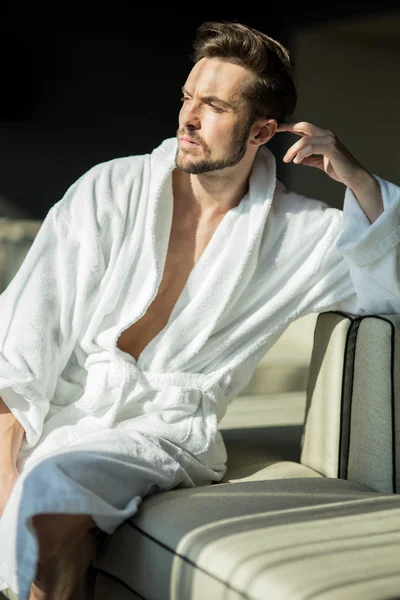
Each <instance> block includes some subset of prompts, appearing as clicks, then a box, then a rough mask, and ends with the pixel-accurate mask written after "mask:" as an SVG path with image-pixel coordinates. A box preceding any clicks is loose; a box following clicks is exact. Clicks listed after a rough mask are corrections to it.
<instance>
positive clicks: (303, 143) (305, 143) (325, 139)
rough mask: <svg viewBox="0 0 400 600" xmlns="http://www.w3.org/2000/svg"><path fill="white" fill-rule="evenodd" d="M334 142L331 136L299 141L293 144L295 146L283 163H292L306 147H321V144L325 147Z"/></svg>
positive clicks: (287, 153)
mask: <svg viewBox="0 0 400 600" xmlns="http://www.w3.org/2000/svg"><path fill="white" fill-rule="evenodd" d="M331 142H332V138H331V137H330V136H325V137H322V136H306V137H303V138H302V139H301V140H298V141H297V142H296V143H295V144H293V146H291V147H290V148H289V149H288V150H287V152H286V154H285V156H284V157H283V161H284V162H290V161H291V160H292V159H293V158H294V157H295V156H296V154H297V153H298V152H299V151H300V150H301V149H302V148H304V147H305V146H310V147H313V146H321V144H323V145H328V144H330V143H331Z"/></svg>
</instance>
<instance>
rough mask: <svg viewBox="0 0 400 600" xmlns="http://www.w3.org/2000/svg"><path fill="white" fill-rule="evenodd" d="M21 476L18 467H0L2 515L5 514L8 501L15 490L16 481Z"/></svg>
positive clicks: (0, 504)
mask: <svg viewBox="0 0 400 600" xmlns="http://www.w3.org/2000/svg"><path fill="white" fill-rule="evenodd" d="M18 477H19V472H18V469H17V467H12V468H9V469H4V468H2V469H0V517H1V515H2V514H3V511H4V508H5V506H6V504H7V502H8V499H9V497H10V496H11V492H12V491H13V488H14V485H15V482H16V481H17V479H18Z"/></svg>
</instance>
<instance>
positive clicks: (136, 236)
mask: <svg viewBox="0 0 400 600" xmlns="http://www.w3.org/2000/svg"><path fill="white" fill-rule="evenodd" d="M176 148H177V146H176V139H169V140H165V141H164V142H163V143H162V144H161V145H160V146H159V147H158V148H157V149H155V150H154V151H153V152H152V153H151V154H146V155H143V156H133V157H125V158H119V159H115V160H111V161H108V162H106V163H103V164H100V165H97V166H95V167H94V168H92V169H91V170H90V171H88V172H87V173H86V174H85V175H83V176H82V177H81V178H80V179H79V180H78V181H77V182H76V183H75V184H74V185H72V186H71V188H70V189H69V190H68V191H67V193H66V195H65V196H64V198H63V199H62V200H60V201H59V202H58V203H56V204H55V205H54V206H53V207H52V208H51V209H50V211H49V213H48V215H47V216H46V218H45V220H44V222H43V225H42V227H41V229H40V231H39V233H38V234H37V236H36V239H35V240H34V243H33V244H32V247H31V249H30V250H29V252H28V255H27V257H26V259H25V261H24V263H23V265H22V266H21V268H20V270H19V271H18V273H17V274H16V276H15V277H14V279H13V280H12V281H11V283H10V284H9V286H8V288H7V289H6V290H5V291H4V292H3V294H2V295H1V296H0V314H1V315H2V325H3V326H2V329H1V333H0V396H1V397H2V398H3V400H4V402H5V403H6V404H7V406H8V407H9V408H10V410H11V411H12V412H13V413H14V415H15V416H16V418H17V419H18V420H19V421H20V422H21V424H22V426H23V427H24V429H25V431H26V439H25V440H24V442H23V444H22V447H21V451H20V453H19V455H18V463H17V464H18V467H19V469H20V470H21V471H22V476H21V478H20V482H19V484H17V486H16V490H15V493H13V496H12V500H13V504H14V505H15V506H17V507H19V508H18V509H17V508H13V509H11V508H9V509H8V510H7V509H6V511H5V513H4V517H3V518H2V519H1V520H0V540H2V542H1V548H0V577H3V575H4V574H5V572H7V577H4V579H5V580H6V583H7V584H9V579H10V570H9V569H8V567H7V568H6V566H5V565H6V564H9V562H10V561H9V556H8V554H7V552H6V550H5V549H4V548H5V546H6V544H5V543H4V542H3V540H5V539H9V538H12V537H13V536H15V539H18V544H17V546H16V548H17V550H16V551H17V555H16V556H14V558H13V560H15V565H14V567H15V570H16V571H18V569H19V571H18V573H17V575H15V577H14V575H12V585H14V586H15V590H16V591H19V593H20V594H21V600H25V597H26V593H27V592H26V589H27V585H28V583H29V582H28V581H27V580H26V578H25V577H24V574H23V573H22V569H20V568H19V564H22V563H21V560H22V557H21V555H20V554H19V552H20V551H21V552H22V550H23V548H25V547H26V548H31V549H32V553H31V556H30V560H31V563H30V564H31V565H32V564H33V562H32V561H34V560H35V556H36V555H35V552H34V542H33V541H32V540H33V539H34V538H33V536H32V535H31V534H30V532H29V519H30V516H31V515H32V514H35V511H36V513H38V512H46V511H47V512H74V511H75V510H77V508H74V506H75V507H78V508H79V511H83V512H87V513H89V514H92V515H93V518H94V519H95V520H97V523H98V524H99V526H100V523H101V522H102V523H103V525H104V523H105V522H106V516H105V514H104V504H103V500H102V499H101V496H100V497H99V496H98V495H97V494H98V493H99V489H98V488H97V487H96V492H91V491H90V490H89V495H87V494H86V493H83V492H82V486H81V484H80V483H79V479H78V478H77V479H76V481H75V478H74V475H73V472H72V471H71V473H70V474H69V479H68V481H69V485H68V486H66V487H64V486H63V481H64V479H63V476H62V475H60V476H59V477H56V476H55V475H54V474H53V477H54V478H55V481H56V482H57V481H58V482H59V484H60V486H61V488H62V489H63V492H62V494H60V493H58V494H57V489H58V488H57V487H54V486H53V481H52V487H51V490H50V491H49V493H47V494H45V495H43V493H42V492H43V490H44V489H45V488H44V487H43V486H44V485H45V484H46V485H47V484H48V481H47V480H46V481H42V487H41V486H40V485H39V484H37V487H35V485H34V484H32V485H33V488H32V489H34V490H36V491H35V493H36V498H35V499H33V498H32V494H30V493H29V494H28V489H30V487H29V485H28V477H29V478H30V479H31V480H32V479H34V480H35V477H36V476H35V474H37V479H38V481H39V480H41V478H40V476H39V474H40V472H41V471H42V468H44V467H42V461H43V460H44V459H45V458H46V457H48V456H50V457H51V459H52V460H53V461H55V463H56V464H59V463H58V461H59V456H60V455H62V454H63V453H64V451H66V450H68V452H69V450H70V449H72V450H74V449H75V450H76V451H79V450H80V448H81V443H82V444H85V443H86V442H85V440H86V439H88V440H90V439H91V436H92V435H94V436H95V438H94V439H96V440H98V441H100V440H101V439H102V435H103V434H104V439H106V440H107V446H103V445H101V444H100V445H99V448H102V449H103V451H105V452H106V454H107V453H108V454H109V455H112V456H118V457H122V458H120V460H122V462H123V463H124V464H125V463H127V464H128V466H130V467H132V468H133V467H135V468H136V469H139V471H140V468H141V466H142V464H143V457H142V453H141V450H140V444H139V445H138V440H141V443H142V444H143V445H146V444H147V440H150V441H149V448H150V450H149V452H150V455H147V458H146V460H145V465H146V469H150V471H151V473H152V474H154V469H153V467H154V465H155V466H156V472H157V473H161V475H160V476H161V477H162V479H163V484H162V485H163V486H164V487H162V489H167V488H166V487H165V486H166V485H167V484H166V479H168V480H169V481H170V483H169V486H170V487H171V486H174V485H181V484H182V485H197V484H198V483H200V482H205V481H212V480H215V481H218V480H220V479H221V478H222V477H223V475H224V473H225V470H226V467H225V463H226V452H225V448H224V445H223V442H222V438H221V436H220V434H219V432H218V430H217V424H218V421H219V420H220V419H221V418H222V416H223V414H224V412H225V410H226V406H227V403H228V402H229V400H230V399H231V398H232V397H234V396H235V395H237V393H238V392H239V391H240V390H241V389H242V388H243V387H244V386H245V385H246V384H247V382H248V381H249V379H250V377H251V375H252V373H253V372H254V369H255V368H256V365H257V363H258V361H259V360H260V358H261V356H262V355H263V354H264V353H265V352H266V351H267V349H268V348H270V347H271V346H272V345H273V343H274V342H275V341H276V340H277V339H278V337H279V336H280V335H281V334H282V332H283V331H284V329H285V328H286V327H287V326H288V325H289V324H290V323H291V322H292V321H293V320H294V319H296V318H298V317H301V316H303V315H305V314H307V313H311V312H320V311H323V310H328V309H333V308H335V309H342V310H347V311H350V312H355V313H365V312H398V311H399V310H400V283H399V279H398V275H397V262H398V260H399V256H398V254H399V253H398V244H399V241H400V189H399V188H398V187H397V186H395V185H394V184H391V183H389V182H387V181H384V180H382V179H380V178H379V177H377V180H378V181H379V183H380V185H381V189H382V194H383V200H384V206H385V212H384V214H383V215H382V216H380V217H379V219H378V220H377V221H376V222H375V223H374V224H373V225H370V224H369V221H368V219H367V218H366V216H365V215H364V213H363V211H362V210H361V208H360V207H359V205H358V203H357V201H356V199H355V198H354V196H353V194H352V193H351V191H350V190H347V191H346V196H345V206H344V219H343V213H342V212H341V211H339V210H336V209H333V208H330V207H328V206H327V205H326V204H324V203H322V202H319V201H316V200H311V199H308V198H305V197H302V196H300V195H298V194H296V193H293V192H288V191H286V190H285V189H284V187H283V186H282V184H280V183H279V182H277V181H276V175H275V161H274V158H273V156H272V154H271V153H270V152H269V151H268V150H267V149H266V148H263V149H261V151H260V152H259V154H258V156H257V159H256V162H255V164H254V168H253V171H252V174H251V179H250V189H249V192H248V194H246V196H245V197H244V198H243V199H242V201H241V202H240V203H239V205H238V206H237V207H235V208H233V209H231V210H230V211H229V212H228V213H227V214H226V215H225V216H224V218H223V219H222V221H221V222H220V224H219V226H218V228H217V230H216V232H215V233H214V235H213V237H212V239H211V241H210V242H209V244H208V246H207V247H206V249H205V250H204V252H203V254H202V256H201V257H200V259H199V261H198V262H197V263H196V265H195V266H194V268H193V270H192V271H191V273H190V276H189V279H188V281H187V283H186V285H185V287H184V289H183V291H182V293H181V295H180V297H179V298H178V301H177V302H176V305H175V307H174V309H173V311H172V314H171V316H170V318H169V320H168V323H167V325H166V326H165V327H164V329H163V330H162V331H160V333H159V334H158V335H157V336H156V337H155V338H154V339H153V340H152V341H151V342H150V343H149V344H148V345H147V346H146V348H145V349H144V350H143V352H142V353H141V354H140V356H139V358H138V360H135V359H134V358H133V357H132V356H130V355H129V354H127V353H126V352H123V351H121V350H120V349H119V348H118V347H117V345H116V343H117V340H118V336H119V335H120V334H121V332H122V331H123V330H125V329H126V328H128V327H129V325H131V324H132V323H134V322H135V321H137V320H138V319H139V318H141V317H142V316H143V314H144V313H145V312H146V310H147V308H148V307H149V305H150V304H151V302H152V301H153V299H154V297H155V296H156V294H157V289H158V286H159V284H160V282H161V278H162V274H163V269H164V264H165V259H166V253H167V248H168V241H169V234H170V229H171V223H172V211H173V195H172V171H173V169H174V167H175V155H176ZM87 436H88V437H87ZM155 439H156V440H159V444H161V445H162V446H163V447H162V451H161V450H157V451H156V450H154V452H153V454H152V451H151V449H152V448H154V445H153V444H154V443H155V444H156V445H157V442H154V440H155ZM121 440H123V441H124V444H123V446H124V447H123V452H121V451H120V443H121ZM167 442H168V444H167V446H168V447H167V449H165V444H166V443H167ZM82 447H83V448H84V447H85V446H82ZM172 449H173V452H172ZM171 452H172V454H171ZM176 453H178V454H182V455H183V456H184V459H182V460H183V463H182V460H181V459H179V460H177V457H176V456H175V455H176ZM100 454H101V453H100ZM172 455H173V456H174V461H175V463H174V465H173V467H172V472H174V473H176V472H179V477H176V476H175V477H172V476H171V468H170V467H168V466H165V465H169V464H170V460H171V456H172ZM85 457H86V458H85V465H86V467H85V469H86V471H87V472H90V471H91V470H93V471H96V469H97V468H98V464H99V461H100V462H101V458H100V456H96V457H94V458H93V460H91V458H92V457H91V455H90V453H89V454H85ZM182 464H183V465H184V466H182ZM164 469H165V471H164ZM135 472H136V471H135ZM165 478H166V479H165ZM139 479H140V478H139ZM85 481H87V483H88V485H90V482H91V480H90V478H88V479H87V480H86V479H85ZM108 481H109V480H108V479H107V478H105V480H104V487H105V486H107V485H108ZM122 486H124V482H122ZM139 488H140V490H139V491H138V492H137V493H136V492H135V491H134V490H135V489H136V488H135V485H134V484H132V489H131V490H130V493H131V494H132V498H133V496H135V497H136V496H141V493H142V492H143V489H142V488H141V487H140V486H139ZM114 491H115V495H116V496H118V489H115V490H114ZM128 496H129V494H128ZM120 497H123V498H124V501H123V502H122V503H121V501H118V500H116V499H115V497H113V498H112V500H111V505H112V506H111V505H110V504H108V505H107V510H109V513H110V516H111V518H112V522H113V524H114V525H113V526H114V528H115V527H116V525H115V523H116V522H117V521H118V518H119V522H121V521H123V520H124V519H125V518H127V517H128V516H130V514H133V512H134V511H135V510H136V504H135V502H134V503H133V504H135V506H132V503H130V502H129V501H128V503H127V504H126V502H125V501H126V496H124V495H123V493H122V496H120ZM74 498H76V502H77V504H76V505H74V501H73V499H74ZM89 498H90V500H89ZM132 498H131V499H132ZM10 502H11V500H10ZM124 502H125V504H124ZM132 502H133V500H132ZM9 504H10V503H9ZM18 511H19V512H18ZM114 511H117V512H116V513H115V512H114ZM6 514H8V515H9V517H8V518H6ZM102 519H103V521H102ZM111 530H112V527H111V526H110V528H109V531H111ZM28 540H30V541H28ZM10 544H11V542H10ZM32 544H33V545H32ZM27 552H28V554H29V552H30V551H27ZM27 552H25V554H24V556H25V558H26V556H27ZM24 568H25V567H24ZM28 570H29V569H28ZM25 571H26V568H25ZM31 571H32V568H31ZM7 586H8V585H4V587H7ZM0 589H1V586H0ZM24 594H25V595H24Z"/></svg>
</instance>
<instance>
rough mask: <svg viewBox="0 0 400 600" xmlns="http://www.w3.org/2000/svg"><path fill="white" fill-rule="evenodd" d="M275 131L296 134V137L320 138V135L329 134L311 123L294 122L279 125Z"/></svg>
mask: <svg viewBox="0 0 400 600" xmlns="http://www.w3.org/2000/svg"><path fill="white" fill-rule="evenodd" d="M276 131H277V132H278V133H279V132H282V131H289V132H290V133H296V134H297V135H312V136H320V135H328V134H329V133H330V132H329V131H327V130H326V129H321V128H320V127H317V126H316V125H313V124H312V123H308V122H307V121H296V122H293V123H279V124H278V127H277V128H276Z"/></svg>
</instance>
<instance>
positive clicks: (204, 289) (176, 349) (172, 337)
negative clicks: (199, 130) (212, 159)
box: [138, 139, 276, 372]
mask: <svg viewBox="0 0 400 600" xmlns="http://www.w3.org/2000/svg"><path fill="white" fill-rule="evenodd" d="M163 146H164V148H166V149H167V151H168V155H169V156H170V157H173V159H174V157H175V152H176V140H174V139H171V140H167V141H166V142H164V144H163ZM156 164H157V163H156V161H155V163H154V166H156ZM173 168H174V161H172V164H171V163H170V164H169V175H171V173H172V170H173ZM275 183H276V175H275V160H274V157H273V155H272V154H271V152H270V151H269V150H267V149H266V148H262V149H261V150H260V152H259V154H258V156H257V158H256V161H255V164H254V167H253V171H252V174H251V177H250V188H249V192H248V194H247V195H246V196H245V197H244V198H243V199H242V201H241V202H240V203H239V205H238V206H236V207H235V208H233V209H231V210H230V211H228V213H227V214H226V215H225V216H224V218H223V219H222V221H221V222H220V223H219V225H218V228H217V230H216V231H215V233H214V235H213V237H212V238H211V240H210V242H209V243H208V245H207V247H206V248H205V250H204V252H203V254H202V256H201V257H200V259H199V261H198V262H197V263H196V265H195V266H194V267H193V270H192V271H191V273H190V275H189V279H188V281H187V283H186V285H185V287H184V289H183V291H182V293H181V295H180V297H179V298H178V301H177V303H176V304H175V307H174V309H173V311H172V313H171V316H170V318H169V321H168V323H167V325H166V326H165V327H164V329H163V330H162V331H160V333H159V334H158V335H157V336H156V337H155V338H154V339H153V340H152V341H151V342H150V343H149V344H148V346H146V348H145V349H144V350H143V352H142V354H141V355H140V357H139V361H138V366H139V367H140V368H141V369H146V370H155V371H160V372H163V371H165V370H169V371H171V370H172V371H175V370H176V371H179V370H184V368H185V365H186V364H187V363H188V361H189V360H190V359H191V358H192V357H193V356H194V355H195V354H196V353H198V352H199V350H200V349H201V348H202V347H204V345H205V344H206V342H207V339H208V338H209V337H210V335H211V334H212V332H213V330H214V329H215V327H216V326H217V324H218V320H219V319H220V318H221V317H222V316H223V314H224V311H225V310H226V308H227V306H229V305H230V304H231V303H234V302H235V301H236V300H237V299H238V297H240V296H241V294H243V293H244V292H245V290H246V287H247V286H248V283H249V281H250V279H251V277H252V275H253V273H254V271H255V268H256V266H257V261H258V253H259V247H260V243H261V240H262V234H263V230H264V226H265V222H266V219H267V216H268V212H269V210H270V207H271V203H272V198H273V194H274V190H275ZM153 193H154V196H153V199H154V205H153V210H154V220H153V228H152V230H151V242H152V245H153V252H154V255H155V257H156V260H155V262H156V264H157V282H158V283H157V287H158V285H159V283H160V281H161V278H162V273H163V269H164V264H165V259H166V253H167V248H168V241H169V234H170V228H171V222H172V210H173V197H172V178H171V177H170V176H166V177H164V178H163V180H162V185H161V187H158V189H157V188H153ZM154 292H155V293H156V289H155V290H154Z"/></svg>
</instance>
